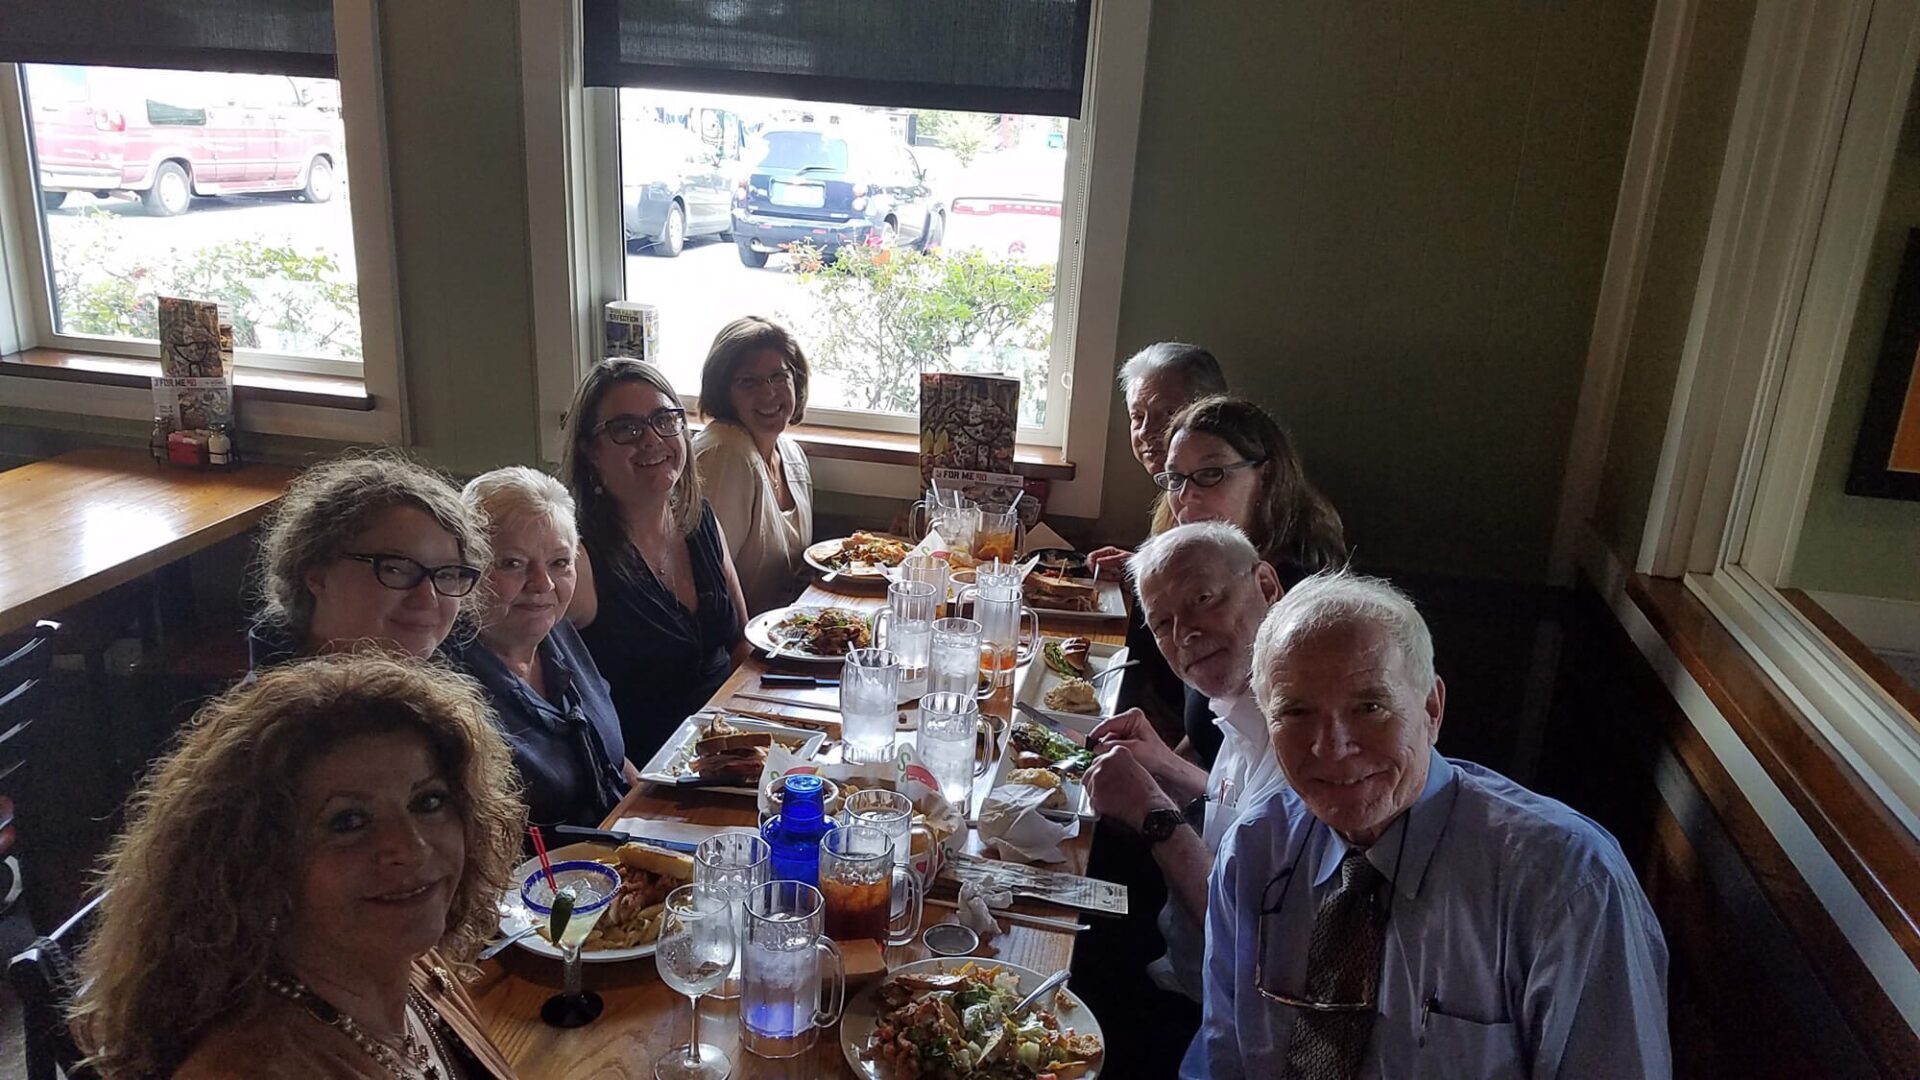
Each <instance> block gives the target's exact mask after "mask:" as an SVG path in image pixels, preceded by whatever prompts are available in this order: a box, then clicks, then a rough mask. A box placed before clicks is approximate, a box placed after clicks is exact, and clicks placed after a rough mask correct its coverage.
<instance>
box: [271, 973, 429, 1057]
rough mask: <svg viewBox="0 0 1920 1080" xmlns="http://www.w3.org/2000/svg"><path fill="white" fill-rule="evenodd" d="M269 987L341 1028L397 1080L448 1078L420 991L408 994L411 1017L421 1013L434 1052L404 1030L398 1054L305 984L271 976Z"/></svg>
mask: <svg viewBox="0 0 1920 1080" xmlns="http://www.w3.org/2000/svg"><path fill="white" fill-rule="evenodd" d="M266 984H267V989H269V990H271V991H273V992H274V993H276V994H279V995H280V996H281V997H283V998H286V999H287V1000H288V1001H291V1002H293V1003H294V1004H296V1005H299V1006H300V1007H301V1008H302V1009H305V1010H306V1012H307V1014H308V1015H309V1016H312V1017H313V1018H314V1019H315V1020H318V1021H320V1022H321V1023H323V1024H326V1025H327V1026H329V1027H332V1028H336V1029H338V1030H339V1031H340V1033H341V1034H343V1035H345V1036H346V1037H347V1038H349V1039H352V1040H353V1044H354V1045H355V1046H358V1047H359V1048H360V1050H361V1052H362V1053H364V1054H366V1055H367V1056H368V1057H369V1058H371V1059H373V1063H374V1064H376V1065H378V1066H380V1067H381V1068H383V1069H385V1070H386V1071H387V1073H388V1075H390V1076H392V1077H394V1078H395V1080H415V1078H416V1077H417V1078H419V1080H443V1078H444V1077H445V1074H444V1073H443V1072H442V1071H441V1069H440V1062H442V1061H446V1060H448V1059H447V1056H446V1051H445V1050H444V1049H443V1048H441V1046H440V1039H439V1036H438V1035H437V1034H436V1033H435V1032H434V1030H433V1022H432V1021H431V1020H429V1019H427V1017H428V1016H430V1015H431V1012H430V1009H431V1006H430V1005H428V1003H427V1002H426V1001H425V999H424V998H423V997H422V996H421V994H420V991H418V990H409V991H408V992H407V1006H408V1010H409V1012H408V1016H409V1017H410V1018H411V1016H412V1013H413V1010H418V1011H419V1012H420V1014H421V1023H422V1025H423V1026H424V1027H425V1028H426V1030H427V1039H428V1040H431V1042H432V1043H433V1047H432V1051H429V1049H428V1044H427V1042H426V1041H423V1040H421V1039H419V1038H416V1037H415V1036H414V1034H413V1032H412V1031H411V1030H402V1031H401V1033H400V1052H395V1050H394V1049H393V1047H392V1046H391V1045H389V1044H388V1043H387V1042H385V1041H384V1040H381V1039H377V1038H375V1037H373V1036H372V1035H369V1034H368V1033H367V1031H366V1029H364V1028H362V1027H361V1026H360V1025H359V1024H358V1023H357V1022H356V1021H355V1020H354V1019H353V1017H351V1016H348V1015H347V1014H346V1013H344V1012H341V1011H340V1010H339V1009H337V1008H334V1006H333V1005H332V1004H331V1003H330V1002H328V1001H327V1000H326V999H325V998H323V997H321V996H320V995H319V994H316V993H314V992H313V990H312V989H311V988H310V987H308V986H307V984H306V983H303V982H301V981H300V980H298V979H292V978H281V977H280V976H278V975H269V976H267V979H266ZM402 1053H404V1054H405V1059H404V1060H403V1059H402V1057H401V1054H402ZM436 1059H437V1060H436Z"/></svg>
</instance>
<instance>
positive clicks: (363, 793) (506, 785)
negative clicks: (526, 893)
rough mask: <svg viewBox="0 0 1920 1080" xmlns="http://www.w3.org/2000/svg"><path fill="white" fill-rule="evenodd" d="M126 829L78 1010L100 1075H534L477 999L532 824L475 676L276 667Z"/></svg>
mask: <svg viewBox="0 0 1920 1080" xmlns="http://www.w3.org/2000/svg"><path fill="white" fill-rule="evenodd" d="M127 821H128V824H127V828H126V831H125V832H123V833H122V834H121V835H120V836H119V838H118V839H116V840H115V841H114V843H113V846H112V849H111V850H110V851H109V853H108V855H107V860H106V868H105V870H104V872H103V873H102V875H101V879H100V888H101V889H102V891H103V892H104V893H105V898H104V899H103V900H102V901H101V904H100V908H99V915H98V918H99V925H98V928H97V930H96V931H95V932H94V934H93V936H92V938H91V940H89V941H88V943H87V945H86V947H85V949H84V951H83V953H82V955H81V959H80V974H81V978H80V985H81V986H82V987H84V989H83V990H81V992H80V995H79V1001H78V1004H77V1006H76V1008H75V1010H74V1031H75V1034H76V1036H77V1038H78V1039H79V1042H80V1044H81V1046H82V1047H83V1048H84V1049H85V1050H86V1052H87V1053H88V1054H89V1055H90V1062H89V1063H90V1064H91V1065H92V1066H93V1067H94V1069H95V1070H97V1071H98V1072H99V1074H100V1075H102V1076H109V1077H123V1076H125V1077H135V1076H139V1077H145V1076H178V1077H181V1078H183V1080H227V1078H234V1080H238V1078H241V1077H246V1078H263V1080H282V1078H285V1080H293V1078H296V1077H297V1078H300V1080H306V1078H310V1077H318V1078H323V1080H335V1078H354V1080H361V1078H365V1080H372V1078H386V1077H395V1076H405V1077H426V1076H435V1077H439V1078H441V1080H453V1078H456V1077H460V1078H465V1080H480V1078H483V1077H500V1078H504V1077H509V1076H511V1075H512V1068H511V1067H510V1066H509V1065H508V1064H507V1062H506V1060H505V1059H504V1058H503V1057H502V1055H501V1053H500V1051H499V1049H498V1048H496V1047H495V1046H494V1045H493V1042H492V1041H491V1039H489V1038H488V1036H487V1031H486V1027H485V1025H484V1024H483V1023H482V1022H481V1020H480V1018H479V1016H478V1015H477V1014H476V1013H475V1011H474V1007H473V1002H472V1000H471V999H470V998H469V997H468V996H467V992H466V990H465V989H464V987H462V986H461V983H460V979H461V977H462V975H463V974H464V973H467V972H469V971H470V968H468V967H467V966H466V964H467V961H468V960H469V959H470V958H471V957H472V956H473V954H474V952H475V951H476V950H477V949H478V948H479V947H480V946H481V944H482V943H484V942H485V941H486V940H487V939H488V938H489V937H491V936H492V935H493V933H494V932H495V930H496V929H497V928H498V926H499V921H500V916H499V913H498V911H497V910H496V903H497V901H498V900H499V898H500V895H501V893H502V891H503V890H504V889H505V888H506V887H507V884H508V881H509V876H510V873H511V870H512V867H513V863H514V860H515V859H516V858H518V856H519V851H520V838H521V836H522V835H524V831H525V827H526V808H525V806H524V805H523V804H522V803H521V801H520V796H519V790H518V786H517V784H516V783H515V780H514V774H513V765H512V763H511V761H510V760H509V759H508V755H507V748H506V744H505V743H503V742H502V741H501V739H500V736H499V735H498V734H497V733H495V731H494V730H493V725H492V723H491V722H490V719H489V716H488V713H487V707H486V704H485V703H484V701H483V699H482V697H481V694H480V690H479V688H478V687H476V686H474V685H473V684H472V683H471V682H469V681H467V680H465V679H462V678H460V677H459V676H457V675H454V674H453V673H451V672H450V671H447V670H445V669H443V668H440V667H438V666H436V665H432V664H422V663H419V662H416V661H413V660H409V659H403V658H397V657H388V656H382V655H374V654H339V655H330V656H320V657H313V658H310V659H306V660H300V661H295V662H293V663H289V664H285V665H282V666H280V667H277V668H274V669H272V670H270V671H267V672H264V673H262V674H261V675H260V676H259V677H258V678H257V679H255V680H253V681H252V682H249V683H246V684H244V685H242V686H240V687H237V688H235V689H233V690H231V691H228V692H227V693H226V694H225V695H224V696H222V697H220V698H219V699H217V700H215V701H214V702H213V703H211V704H209V705H207V706H206V707H205V708H203V709H201V710H200V712H199V713H198V714H197V715H196V716H195V717H194V720H193V723H192V725H191V726H190V727H189V728H188V729H187V731H186V732H185V734H184V736H183V738H182V740H181V742H180V744H179V746H178V748H177V749H175V750H174V752H173V753H172V754H171V755H169V756H168V757H167V758H166V759H165V760H164V761H162V762H161V763H160V764H159V765H157V766H156V767H155V768H154V769H153V771H152V772H150V773H149V774H148V776H147V778H146V780H145V781H144V782H143V784H142V785H141V787H140V789H139V791H138V792H136V793H135V795H134V797H133V800H132V802H131V803H130V804H129V808H128V816H127Z"/></svg>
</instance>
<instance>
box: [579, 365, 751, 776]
mask: <svg viewBox="0 0 1920 1080" xmlns="http://www.w3.org/2000/svg"><path fill="white" fill-rule="evenodd" d="M560 475H561V478H562V479H563V480H565V481H566V484H567V488H568V489H569V490H570V491H572V492H573V498H574V502H575V503H577V504H578V506H579V518H580V540H581V544H582V546H583V547H584V548H585V549H586V555H587V558H585V559H582V560H581V562H580V565H579V567H578V571H579V573H578V579H579V583H578V585H577V587H576V588H575V590H574V594H573V604H572V606H571V607H570V608H569V609H568V616H569V618H571V619H572V620H573V623H574V625H575V626H577V627H579V628H580V636H581V637H582V638H583V639H584V640H585V641H586V643H587V648H588V650H589V651H591V652H592V654H593V660H594V663H595V664H596V665H597V666H598V667H599V668H600V673H601V674H602V675H604V676H605V677H606V679H607V682H608V685H609V687H610V689H611V690H612V693H613V704H614V708H615V709H616V710H618V711H619V713H620V727H621V731H622V733H623V734H624V736H625V740H626V744H627V757H628V758H630V759H632V760H635V761H645V760H647V759H648V758H650V757H652V756H653V752H654V751H655V750H657V749H659V748H660V745H661V744H662V743H664V742H666V740H667V736H668V735H671V734H672V733H673V730H674V728H676V727H678V726H679V724H680V721H682V720H684V719H686V718H687V716H688V715H689V714H691V713H693V712H695V711H697V710H698V709H700V708H701V707H702V706H704V705H705V704H706V703H707V699H708V698H710V697H712V696H713V692H714V691H715V690H718V689H719V688H720V684H721V683H723V682H725V681H726V678H727V675H728V674H730V673H731V672H732V670H733V668H734V666H735V665H736V664H737V663H738V662H739V661H740V660H742V659H745V657H746V655H747V651H748V645H747V642H746V637H745V635H744V631H745V628H746V601H745V600H744V599H743V598H742V597H741V595H740V579H739V575H738V574H736V573H735V572H734V568H733V558H732V556H730V555H729V554H728V553H727V541H726V534H725V533H724V532H723V531H722V530H721V528H720V521H719V519H718V518H716V517H715V516H714V513H713V508H712V507H711V506H708V505H707V501H706V499H704V498H702V497H701V495H700V480H699V477H698V476H697V475H696V474H695V472H694V468H693V440H692V439H691V438H689V437H688V436H687V411H686V409H685V408H684V407H682V406H681V404H680V397H679V395H677V394H675V393H674V391H673V385H672V383H670V382H668V381H667V377H666V375H665V374H664V373H663V372H661V370H660V369H659V368H657V367H654V366H653V365H652V364H649V363H646V362H645V361H641V360H633V359H629V358H626V357H613V358H610V359H607V360H604V361H602V362H601V363H600V365H599V366H597V367H595V368H594V369H593V370H592V371H591V372H589V373H588V374H587V377H586V378H585V379H584V380H582V381H581V383H580V388H579V390H578V391H576V392H575V393H574V396H573V405H572V407H571V408H569V409H568V410H567V448H566V454H565V457H564V458H563V459H562V461H561V466H560Z"/></svg>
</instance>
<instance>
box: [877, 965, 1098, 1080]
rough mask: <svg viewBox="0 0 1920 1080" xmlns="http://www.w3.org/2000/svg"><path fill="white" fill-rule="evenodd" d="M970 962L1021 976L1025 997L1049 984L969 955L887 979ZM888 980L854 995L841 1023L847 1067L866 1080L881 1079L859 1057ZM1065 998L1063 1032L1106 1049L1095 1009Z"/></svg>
mask: <svg viewBox="0 0 1920 1080" xmlns="http://www.w3.org/2000/svg"><path fill="white" fill-rule="evenodd" d="M967 963H972V964H973V965H975V966H976V967H997V968H1000V969H1002V970H1004V971H1006V972H1007V973H1008V974H1011V975H1016V976H1018V977H1019V979H1020V992H1021V993H1022V994H1024V993H1027V992H1028V991H1030V990H1033V989H1035V988H1037V987H1038V986H1039V985H1040V984H1041V983H1043V982H1045V981H1047V976H1045V975H1042V974H1040V973H1039V972H1037V971H1035V970H1033V969H1032V968H1025V967H1021V966H1020V965H1019V964H1008V963H1004V962H1002V961H999V960H983V959H980V958H979V957H970V956H957V957H954V956H936V957H934V958H933V959H931V960H915V961H914V962H913V963H911V964H901V965H900V966H899V967H897V968H894V969H893V970H891V971H889V972H887V978H892V977H894V976H896V975H903V974H906V973H909V972H927V973H930V974H939V973H941V972H947V971H958V970H959V969H960V967H961V966H962V965H964V964H967ZM885 981H886V980H885V979H882V980H880V981H879V982H875V983H873V984H872V985H870V986H868V987H866V988H865V989H863V990H861V991H860V992H859V993H858V994H855V995H854V996H853V999H852V1000H850V1001H848V1002H847V1011H846V1014H845V1015H844V1016H843V1017H842V1018H841V1020H840V1052H841V1053H843V1054H845V1055H846V1058H847V1064H848V1065H850V1066H852V1067H853V1073H854V1075H855V1076H863V1077H866V1078H867V1080H882V1077H881V1073H880V1063H879V1062H876V1061H868V1060H866V1059H865V1058H863V1057H861V1056H860V1051H862V1050H864V1049H866V1047H867V1042H868V1040H870V1039H871V1038H872V1037H873V1029H874V1028H876V1027H878V1026H880V1011H881V1008H882V1006H881V1005H880V986H881V984H882V983H884V982H885ZM1065 997H1066V999H1067V1004H1066V1005H1065V1006H1064V1007H1062V1008H1060V1009H1057V1010H1055V1012H1054V1015H1055V1016H1057V1017H1058V1018H1059V1020H1060V1027H1061V1028H1062V1029H1066V1028H1071V1029H1073V1030H1074V1031H1075V1032H1076V1033H1079V1034H1083V1035H1095V1036H1098V1037H1099V1039H1100V1045H1101V1046H1103V1047H1104V1046H1105V1045H1106V1043H1107V1036H1106V1033H1105V1032H1103V1031H1101V1030H1100V1021H1099V1020H1097V1019H1095V1017H1094V1015H1093V1010H1092V1009H1089V1008H1087V1006H1086V1003H1085V1002H1083V1001H1081V1000H1080V998H1079V997H1078V996H1077V995H1075V994H1074V992H1073V991H1072V990H1070V989H1069V990H1067V991H1065ZM1104 1064H1106V1055H1105V1054H1102V1055H1101V1057H1100V1060H1099V1061H1096V1062H1094V1063H1093V1065H1092V1066H1091V1067H1090V1068H1088V1069H1087V1071H1086V1072H1084V1073H1082V1074H1081V1075H1082V1076H1083V1077H1085V1078H1086V1080H1093V1078H1094V1077H1097V1076H1099V1075H1100V1066H1102V1065H1104Z"/></svg>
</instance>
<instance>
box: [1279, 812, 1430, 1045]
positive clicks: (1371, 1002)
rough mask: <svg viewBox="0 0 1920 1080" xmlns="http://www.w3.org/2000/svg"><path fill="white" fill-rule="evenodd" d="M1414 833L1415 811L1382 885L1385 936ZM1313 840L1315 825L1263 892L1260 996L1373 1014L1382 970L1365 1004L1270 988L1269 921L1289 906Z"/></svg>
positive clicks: (1370, 986)
mask: <svg viewBox="0 0 1920 1080" xmlns="http://www.w3.org/2000/svg"><path fill="white" fill-rule="evenodd" d="M1315 824H1317V822H1315ZM1412 831H1413V811H1412V809H1408V811H1407V814H1406V818H1405V819H1404V820H1403V821H1402V822H1401V824H1400V844H1399V850H1398V851H1397V852H1396V853H1395V854H1394V857H1393V877H1391V878H1385V879H1384V880H1383V881H1382V882H1381V884H1380V886H1379V887H1380V888H1383V889H1385V890H1387V910H1386V913H1385V915H1384V916H1383V917H1382V919H1381V927H1380V929H1381V932H1382V933H1385V932H1386V924H1387V923H1388V922H1390V921H1392V919H1393V901H1394V896H1395V893H1394V881H1395V880H1396V879H1397V878H1399V876H1400V864H1401V863H1402V862H1403V861H1405V859H1406V857H1407V834H1408V833H1411V832H1412ZM1312 840H1313V824H1309V825H1308V826H1307V835H1306V837H1305V838H1304V839H1303V840H1302V841H1301V843H1300V850H1299V851H1297V852H1295V853H1294V856H1293V862H1292V863H1291V864H1289V865H1288V867H1287V868H1286V869H1285V870H1282V871H1280V872H1279V873H1277V874H1275V875H1273V877H1272V878H1270V879H1268V881H1267V884H1266V885H1265V886H1264V887H1263V888H1261V890H1260V916H1259V918H1257V919H1255V920H1254V932H1253V948H1254V953H1253V985H1254V989H1256V990H1259V991H1260V996H1261V997H1263V998H1266V999H1267V1000H1268V1001H1275V1002H1279V1003H1280V1004H1282V1005H1287V1006H1291V1007H1293V1008H1295V1009H1305V1010H1307V1011H1308V1012H1317V1013H1363V1012H1373V1011H1375V1010H1376V1009H1378V1008H1379V1007H1380V973H1379V972H1378V971H1375V972H1373V978H1372V979H1371V980H1370V981H1369V982H1368V984H1367V1000H1365V1001H1315V1000H1313V999H1312V998H1299V997H1294V996H1292V995H1290V994H1282V993H1280V992H1278V991H1275V990H1269V989H1267V922H1268V921H1269V920H1270V919H1272V918H1273V917H1274V916H1276V915H1278V914H1280V909H1281V908H1283V907H1285V906H1286V903H1287V893H1288V892H1290V891H1292V889H1293V879H1294V877H1295V876H1296V875H1295V871H1297V870H1299V869H1300V859H1301V857H1302V856H1304V855H1306V853H1307V848H1308V847H1309V846H1311V841H1312ZM1282 881H1284V882H1285V883H1286V884H1285V885H1283V886H1282V887H1281V889H1280V899H1278V900H1275V901H1274V902H1273V903H1272V904H1268V903H1267V894H1268V893H1270V892H1272V891H1273V887H1274V885H1275V884H1278V883H1280V882H1282ZM1382 955H1385V950H1384V949H1383V950H1382Z"/></svg>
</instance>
